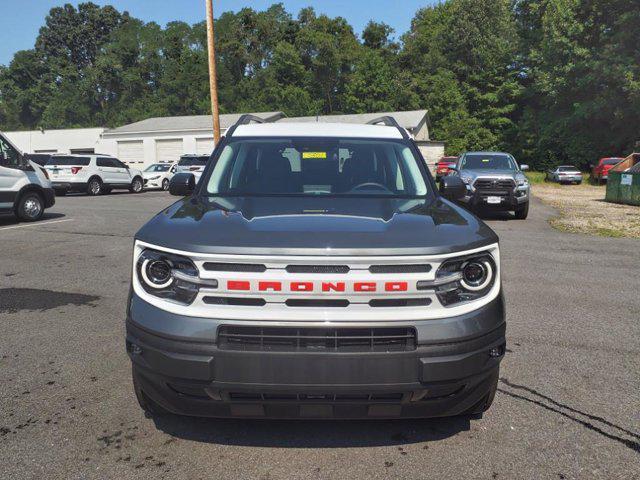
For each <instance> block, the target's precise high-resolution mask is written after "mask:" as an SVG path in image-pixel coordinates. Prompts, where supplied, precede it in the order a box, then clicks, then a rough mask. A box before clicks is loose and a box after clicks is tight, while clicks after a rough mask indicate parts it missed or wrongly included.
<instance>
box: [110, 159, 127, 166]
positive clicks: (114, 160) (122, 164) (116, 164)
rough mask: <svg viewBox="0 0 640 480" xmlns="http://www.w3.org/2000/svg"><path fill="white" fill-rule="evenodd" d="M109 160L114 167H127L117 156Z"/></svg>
mask: <svg viewBox="0 0 640 480" xmlns="http://www.w3.org/2000/svg"><path fill="white" fill-rule="evenodd" d="M111 161H112V162H113V164H114V166H115V167H116V168H127V166H126V165H125V164H124V163H122V162H121V161H120V160H118V159H117V158H112V159H111Z"/></svg>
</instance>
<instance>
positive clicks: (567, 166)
mask: <svg viewBox="0 0 640 480" xmlns="http://www.w3.org/2000/svg"><path fill="white" fill-rule="evenodd" d="M560 167H562V168H575V169H576V170H578V167H576V166H575V165H558V168H560Z"/></svg>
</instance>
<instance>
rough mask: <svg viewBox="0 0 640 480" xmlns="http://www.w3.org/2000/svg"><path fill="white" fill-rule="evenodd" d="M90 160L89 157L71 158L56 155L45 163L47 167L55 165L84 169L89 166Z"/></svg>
mask: <svg viewBox="0 0 640 480" xmlns="http://www.w3.org/2000/svg"><path fill="white" fill-rule="evenodd" d="M90 161H91V158H89V157H72V156H62V155H56V156H53V157H51V159H50V160H49V161H48V162H47V165H57V166H72V165H73V166H79V167H86V166H87V165H89V162H90Z"/></svg>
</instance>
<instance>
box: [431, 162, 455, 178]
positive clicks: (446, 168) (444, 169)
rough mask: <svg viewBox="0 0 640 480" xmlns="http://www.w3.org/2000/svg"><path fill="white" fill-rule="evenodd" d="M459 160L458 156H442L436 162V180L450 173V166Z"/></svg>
mask: <svg viewBox="0 0 640 480" xmlns="http://www.w3.org/2000/svg"><path fill="white" fill-rule="evenodd" d="M457 162H458V157H440V160H438V163H436V180H440V178H441V177H444V176H445V175H448V174H449V172H450V167H455V165H456V163H457Z"/></svg>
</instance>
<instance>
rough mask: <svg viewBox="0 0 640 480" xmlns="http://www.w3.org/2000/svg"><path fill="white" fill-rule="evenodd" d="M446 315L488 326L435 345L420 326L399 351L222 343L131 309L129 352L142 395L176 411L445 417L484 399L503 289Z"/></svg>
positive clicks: (500, 350)
mask: <svg viewBox="0 0 640 480" xmlns="http://www.w3.org/2000/svg"><path fill="white" fill-rule="evenodd" d="M138 300H139V299H138ZM152 308H154V307H152ZM134 310H135V309H134ZM130 311H131V309H130ZM489 317H491V318H489ZM447 321H448V322H449V323H451V324H454V325H455V324H456V323H458V322H459V323H460V325H462V324H470V323H475V324H476V325H493V328H492V329H490V330H489V331H485V332H482V333H479V334H477V335H475V336H473V337H472V338H465V339H464V340H459V341H456V340H457V339H455V338H452V339H451V341H448V342H447V341H438V342H437V343H433V342H430V341H429V339H427V338H421V337H420V328H419V327H417V328H416V330H417V332H418V345H417V347H416V349H415V350H412V351H402V352H375V353H374V352H360V353H332V352H297V351H292V352H265V351H258V352H256V351H228V350H221V349H219V348H218V347H217V342H215V341H205V342H195V341H185V340H178V339H175V338H168V337H166V336H162V335H157V334H155V333H152V332H150V331H149V330H148V329H145V328H143V327H141V326H140V325H139V324H138V323H137V322H136V321H135V318H132V317H131V315H130V316H129V317H128V319H127V351H128V353H129V356H130V358H131V360H132V362H133V367H134V368H133V370H134V375H135V376H136V380H137V382H138V384H139V386H140V387H141V389H142V391H143V392H144V395H146V396H147V397H149V398H150V399H152V400H153V401H155V402H156V403H158V404H159V405H161V406H162V407H164V408H165V409H167V410H169V411H171V412H173V413H177V414H184V415H195V416H210V417H227V416H240V417H275V418H325V417H329V418H331V417H334V418H368V417H390V418H392V417H437V416H450V415H457V414H461V413H464V412H466V411H468V410H469V409H470V408H472V407H473V406H474V405H476V404H477V403H478V402H480V401H482V399H483V398H484V397H486V395H487V393H488V392H489V391H490V390H491V388H492V385H493V384H494V383H495V381H496V379H497V375H498V368H499V364H500V361H501V360H502V356H503V355H504V351H505V323H504V305H503V300H502V297H501V296H500V297H498V298H497V299H496V300H494V301H493V302H491V303H490V304H489V305H486V306H485V307H482V308H480V309H478V310H476V311H475V312H472V313H471V314H467V315H464V316H460V317H452V318H451V319H447ZM403 323H404V322H403ZM460 325H458V327H460ZM459 331H461V332H462V331H465V329H464V327H461V328H460V330H459ZM492 349H494V351H493V352H492V354H493V356H492V354H491V353H490V351H491V350H492ZM496 352H497V356H495V355H496Z"/></svg>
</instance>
